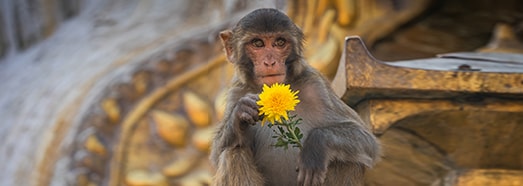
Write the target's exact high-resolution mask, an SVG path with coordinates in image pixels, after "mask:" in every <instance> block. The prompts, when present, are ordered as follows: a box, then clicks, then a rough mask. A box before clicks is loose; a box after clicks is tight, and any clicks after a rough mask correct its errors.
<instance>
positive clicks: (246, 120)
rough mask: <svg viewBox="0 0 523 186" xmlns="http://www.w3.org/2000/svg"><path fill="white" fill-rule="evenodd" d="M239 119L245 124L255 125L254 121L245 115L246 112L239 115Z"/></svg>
mask: <svg viewBox="0 0 523 186" xmlns="http://www.w3.org/2000/svg"><path fill="white" fill-rule="evenodd" d="M239 119H240V120H241V121H243V122H245V123H248V124H253V123H256V121H254V119H253V118H252V116H251V115H250V114H248V113H246V112H242V113H240V116H239Z"/></svg>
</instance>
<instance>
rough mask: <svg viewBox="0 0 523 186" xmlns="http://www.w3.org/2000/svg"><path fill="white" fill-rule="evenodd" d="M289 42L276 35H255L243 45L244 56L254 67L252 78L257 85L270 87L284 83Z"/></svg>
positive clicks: (290, 47)
mask: <svg viewBox="0 0 523 186" xmlns="http://www.w3.org/2000/svg"><path fill="white" fill-rule="evenodd" d="M291 45H292V44H291V42H289V40H288V39H287V38H286V37H285V36H284V35H283V34H278V33H270V34H256V35H254V37H252V38H250V39H249V40H248V41H247V43H246V44H245V50H246V54H247V56H248V57H249V59H250V60H251V61H252V63H253V66H254V69H253V71H254V77H255V80H256V83H257V84H258V85H260V86H261V85H263V84H267V85H272V84H274V83H283V82H284V81H285V77H286V72H287V67H286V64H285V61H286V60H287V58H288V57H289V54H290V53H291V49H292V46H291Z"/></svg>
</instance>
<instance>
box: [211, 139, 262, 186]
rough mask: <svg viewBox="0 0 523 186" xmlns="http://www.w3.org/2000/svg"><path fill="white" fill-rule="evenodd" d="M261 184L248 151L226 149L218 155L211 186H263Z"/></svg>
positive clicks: (239, 148) (236, 148)
mask: <svg viewBox="0 0 523 186" xmlns="http://www.w3.org/2000/svg"><path fill="white" fill-rule="evenodd" d="M263 184H264V181H263V176H262V175H261V174H260V172H259V171H258V170H257V168H256V165H255V164H254V159H253V156H252V152H251V151H250V150H248V149H245V148H241V147H235V148H227V149H225V150H224V151H223V152H222V153H221V154H220V157H219V159H218V169H217V170H216V175H215V176H214V181H213V185H215V186H223V185H230V186H243V185H249V186H250V185H252V186H263Z"/></svg>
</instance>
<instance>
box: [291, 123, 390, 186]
mask: <svg viewBox="0 0 523 186" xmlns="http://www.w3.org/2000/svg"><path fill="white" fill-rule="evenodd" d="M379 153H380V147H379V144H378V141H377V140H376V138H375V137H374V135H373V134H371V133H370V132H369V131H368V130H366V129H365V128H364V127H363V126H361V125H359V124H357V123H354V122H345V123H342V124H338V125H331V126H327V127H320V128H315V129H312V130H311V131H310V133H309V135H308V136H307V138H306V139H305V141H304V142H303V150H302V152H301V154H300V159H299V161H300V162H299V164H298V169H299V173H298V178H297V179H298V185H317V184H322V183H323V182H324V180H325V177H326V174H327V167H328V166H329V164H330V163H332V162H344V163H345V164H346V165H347V166H351V168H350V169H351V170H364V169H366V168H370V167H372V166H373V165H374V162H375V161H376V160H377V159H378V156H379Z"/></svg>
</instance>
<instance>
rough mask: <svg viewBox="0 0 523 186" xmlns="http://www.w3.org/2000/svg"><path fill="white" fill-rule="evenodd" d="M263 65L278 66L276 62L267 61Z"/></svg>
mask: <svg viewBox="0 0 523 186" xmlns="http://www.w3.org/2000/svg"><path fill="white" fill-rule="evenodd" d="M263 64H265V66H274V64H276V61H275V60H265V61H264V62H263Z"/></svg>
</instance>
